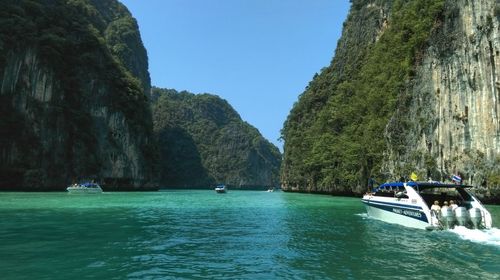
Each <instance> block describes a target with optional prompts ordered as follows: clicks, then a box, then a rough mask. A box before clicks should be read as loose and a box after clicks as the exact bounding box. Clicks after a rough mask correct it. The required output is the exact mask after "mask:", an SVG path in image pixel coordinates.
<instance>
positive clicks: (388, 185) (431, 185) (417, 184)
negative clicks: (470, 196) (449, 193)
mask: <svg viewBox="0 0 500 280" xmlns="http://www.w3.org/2000/svg"><path fill="white" fill-rule="evenodd" d="M404 184H405V183H404V182H389V183H384V184H382V185H380V186H378V187H376V188H374V189H373V191H374V192H377V191H379V190H392V189H398V188H403V187H404ZM406 185H407V186H410V187H413V188H415V187H418V188H419V189H420V190H422V189H431V188H450V189H451V188H453V189H456V188H472V186H468V185H456V184H447V183H442V182H406Z"/></svg>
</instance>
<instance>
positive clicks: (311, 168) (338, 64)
mask: <svg viewBox="0 0 500 280" xmlns="http://www.w3.org/2000/svg"><path fill="white" fill-rule="evenodd" d="M443 4H444V1H442V0H440V1H431V0H413V1H399V0H396V1H374V0H371V1H369V0H363V1H362V0H359V1H353V4H352V8H351V12H350V18H349V19H348V21H347V23H346V24H345V25H344V36H345V35H346V34H345V33H346V32H349V30H350V29H354V28H355V26H354V27H353V26H352V25H355V24H356V22H355V21H356V20H359V19H360V18H361V17H363V16H364V17H368V18H369V19H371V20H373V21H372V24H373V22H377V21H379V22H380V27H379V28H378V32H379V33H378V34H376V36H375V38H373V39H374V40H375V41H374V42H371V41H367V42H364V43H365V45H364V46H363V45H362V46H361V47H360V46H358V45H356V44H353V42H352V41H349V39H348V38H347V39H344V41H342V40H341V42H339V47H338V48H337V55H339V53H341V54H340V55H341V57H339V58H335V59H334V60H333V61H332V64H331V65H330V66H329V67H328V68H326V69H324V70H323V71H322V72H321V73H320V74H319V75H316V76H315V77H314V79H313V80H312V81H311V83H310V84H309V86H308V87H307V89H306V91H305V92H304V93H303V94H302V95H301V96H300V98H299V101H298V102H297V103H296V104H295V105H294V107H293V109H292V111H291V113H290V115H289V116H288V119H287V121H286V122H285V124H284V127H283V130H282V138H283V139H284V140H285V146H284V152H285V154H284V162H283V165H282V171H281V178H282V182H283V184H284V185H285V187H288V188H290V187H299V188H301V189H303V190H310V191H329V192H334V193H352V192H358V193H359V192H361V191H363V190H364V189H365V188H364V186H365V184H366V180H367V178H368V177H369V176H379V175H380V174H379V170H380V164H381V161H382V156H383V154H382V153H383V151H384V148H385V142H384V138H383V137H384V129H385V126H386V125H387V123H388V121H389V118H390V117H391V115H392V114H393V112H394V110H395V109H396V108H397V107H396V106H398V104H396V101H397V100H398V98H400V97H401V96H404V95H405V92H404V89H405V84H406V83H408V82H409V81H410V80H411V78H412V76H413V74H414V73H413V69H414V66H415V65H416V64H418V63H419V55H420V52H421V50H422V49H423V47H424V46H425V44H426V40H427V38H428V37H429V36H430V34H431V32H432V30H433V28H435V27H436V25H438V24H439V22H440V21H439V18H440V16H441V13H442V10H443ZM384 6H385V8H387V6H390V8H389V9H388V10H390V15H389V16H388V18H383V17H382V18H381V17H380V14H381V11H385V9H383V8H381V7H384ZM368 22H369V21H368ZM358 35H359V34H358ZM351 36H356V35H352V34H351ZM367 37H368V36H367ZM367 40H369V38H368V39H367ZM339 48H343V53H342V51H339ZM346 52H347V53H346ZM405 105H406V104H399V106H405ZM401 137H403V135H401Z"/></svg>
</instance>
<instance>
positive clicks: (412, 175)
mask: <svg viewBox="0 0 500 280" xmlns="http://www.w3.org/2000/svg"><path fill="white" fill-rule="evenodd" d="M410 179H411V180H412V181H417V180H418V176H417V174H415V172H412V173H411V175H410Z"/></svg>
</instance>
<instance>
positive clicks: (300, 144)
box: [281, 1, 392, 194]
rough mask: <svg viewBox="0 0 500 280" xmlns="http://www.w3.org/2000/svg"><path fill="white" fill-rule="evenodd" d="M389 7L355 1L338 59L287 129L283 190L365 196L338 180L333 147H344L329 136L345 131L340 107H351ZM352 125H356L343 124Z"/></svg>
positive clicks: (314, 82) (305, 98)
mask: <svg viewBox="0 0 500 280" xmlns="http://www.w3.org/2000/svg"><path fill="white" fill-rule="evenodd" d="M391 6H392V1H353V2H352V6H351V10H350V12H349V15H348V18H347V20H346V22H345V23H344V28H343V31H342V37H341V38H340V40H339V41H338V45H337V48H336V50H335V57H334V58H333V60H332V61H331V64H330V65H329V66H328V67H326V68H324V69H322V71H321V73H319V74H315V76H314V78H313V80H312V81H311V82H310V83H309V85H308V86H307V87H306V90H305V91H304V93H302V94H301V95H300V96H299V101H298V102H297V103H295V104H294V107H293V108H292V110H291V112H290V114H289V115H288V118H287V120H286V122H285V124H284V127H283V130H282V138H283V139H284V158H283V163H282V167H281V183H282V188H283V189H284V190H288V191H306V192H321V193H337V194H352V193H353V192H357V189H359V191H361V188H360V187H359V182H354V184H353V182H350V183H347V182H345V183H344V181H346V180H344V179H343V178H340V176H332V175H335V173H336V171H335V169H337V168H338V165H339V164H340V162H341V161H342V158H341V156H340V155H339V153H338V152H336V151H333V150H331V147H334V146H337V147H338V148H339V149H344V147H342V144H339V143H334V142H333V140H332V139H330V135H338V134H340V133H341V132H342V130H343V127H344V126H345V123H344V121H343V120H342V117H335V114H338V115H341V114H342V112H341V111H342V110H341V109H340V108H339V107H340V106H342V104H348V103H349V102H350V101H349V99H350V97H351V96H352V91H353V90H354V89H353V87H352V86H351V85H349V82H350V81H351V80H353V78H354V77H356V76H357V75H358V72H359V69H360V68H361V67H362V65H363V63H365V61H366V59H367V58H366V56H367V53H368V50H369V49H370V47H371V46H373V45H374V44H375V43H376V42H377V40H379V38H380V36H381V34H382V33H383V31H384V30H385V29H386V28H387V25H388V16H389V12H390V10H391ZM335 111H338V113H336V112H335ZM349 121H352V122H355V121H356V120H345V122H349ZM359 169H361V167H359V168H358V170H359ZM337 172H338V171H337ZM355 173H358V172H357V171H356V172H355ZM321 181H325V182H321ZM353 187H354V188H355V189H354V190H353V189H352V188H353Z"/></svg>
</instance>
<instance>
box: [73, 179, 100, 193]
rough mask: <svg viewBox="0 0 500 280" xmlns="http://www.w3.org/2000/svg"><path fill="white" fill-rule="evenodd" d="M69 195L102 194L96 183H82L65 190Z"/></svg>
mask: <svg viewBox="0 0 500 280" xmlns="http://www.w3.org/2000/svg"><path fill="white" fill-rule="evenodd" d="M66 190H67V191H68V192H69V193H102V188H101V186H99V184H97V183H91V182H84V183H79V184H76V183H75V184H73V185H71V186H69V187H67V188H66Z"/></svg>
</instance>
